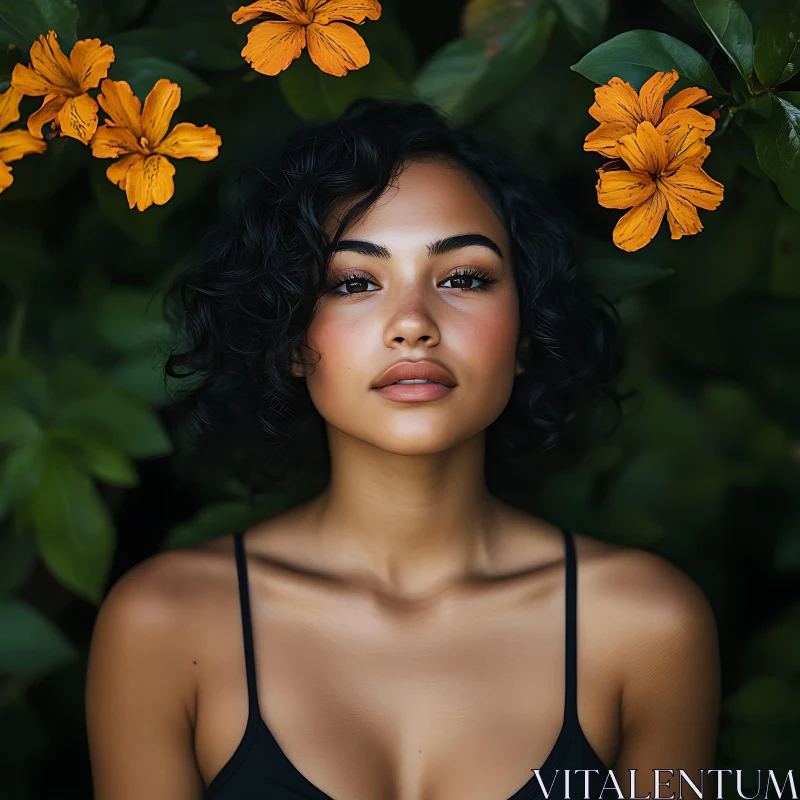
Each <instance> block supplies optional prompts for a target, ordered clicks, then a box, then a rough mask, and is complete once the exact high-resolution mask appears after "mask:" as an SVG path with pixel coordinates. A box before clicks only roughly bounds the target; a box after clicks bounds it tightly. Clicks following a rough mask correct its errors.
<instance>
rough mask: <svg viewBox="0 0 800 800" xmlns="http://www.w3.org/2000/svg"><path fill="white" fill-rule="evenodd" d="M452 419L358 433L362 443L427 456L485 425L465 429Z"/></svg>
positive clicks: (392, 450)
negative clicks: (455, 423)
mask: <svg viewBox="0 0 800 800" xmlns="http://www.w3.org/2000/svg"><path fill="white" fill-rule="evenodd" d="M452 423H453V418H452V417H450V418H449V419H448V420H447V421H445V420H438V421H434V420H428V421H426V423H425V424H424V425H421V424H418V425H410V424H406V425H402V424H401V425H391V424H387V425H386V426H384V427H382V428H381V429H380V430H375V431H364V430H363V429H362V430H361V431H359V433H358V438H359V439H361V440H362V441H365V442H368V443H369V444H371V445H373V446H375V447H378V448H380V449H381V450H385V451H386V452H387V453H394V454H395V455H400V456H428V455H435V454H436V453H444V452H446V451H448V450H452V449H453V448H455V447H458V445H460V444H462V443H464V442H465V441H467V440H469V439H472V438H473V437H474V436H475V435H476V434H478V433H480V432H481V430H482V429H483V427H484V426H475V427H474V428H473V427H468V426H465V425H464V424H463V420H461V424H459V425H458V426H457V427H456V426H454V425H453V424H452Z"/></svg>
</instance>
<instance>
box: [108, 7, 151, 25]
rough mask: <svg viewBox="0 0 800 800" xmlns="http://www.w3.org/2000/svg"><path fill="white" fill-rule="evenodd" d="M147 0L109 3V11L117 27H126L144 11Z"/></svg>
mask: <svg viewBox="0 0 800 800" xmlns="http://www.w3.org/2000/svg"><path fill="white" fill-rule="evenodd" d="M146 5H147V0H125V2H124V3H116V2H112V3H109V9H108V13H109V16H110V17H111V21H112V23H113V24H114V27H115V28H124V27H125V26H126V25H128V24H129V23H131V22H133V20H135V19H136V17H138V16H139V15H140V14H141V13H142V11H144V9H145V6H146Z"/></svg>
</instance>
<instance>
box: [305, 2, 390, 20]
mask: <svg viewBox="0 0 800 800" xmlns="http://www.w3.org/2000/svg"><path fill="white" fill-rule="evenodd" d="M306 11H307V12H308V13H309V14H312V15H313V16H314V22H316V23H317V24H319V25H328V24H329V23H331V22H334V21H336V20H339V21H341V22H353V23H355V24H356V25H360V24H361V23H362V22H363V21H364V20H365V19H378V17H380V15H381V4H380V3H378V2H376V1H375V0H306Z"/></svg>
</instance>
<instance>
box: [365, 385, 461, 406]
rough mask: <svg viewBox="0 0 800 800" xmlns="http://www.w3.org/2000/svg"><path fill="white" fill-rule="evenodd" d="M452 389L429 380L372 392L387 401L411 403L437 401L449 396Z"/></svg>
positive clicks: (379, 387) (382, 387) (378, 388)
mask: <svg viewBox="0 0 800 800" xmlns="http://www.w3.org/2000/svg"><path fill="white" fill-rule="evenodd" d="M454 388H455V387H454V386H445V385H444V384H443V383H437V382H436V381H431V380H406V381H397V382H395V383H390V384H387V385H386V386H378V387H376V388H375V389H373V390H372V391H374V392H377V393H378V394H379V395H381V396H382V397H385V398H386V399H387V400H395V401H398V402H400V403H413V402H419V401H423V400H438V399H439V398H440V397H444V396H445V395H447V394H450V392H452V391H453V389H454Z"/></svg>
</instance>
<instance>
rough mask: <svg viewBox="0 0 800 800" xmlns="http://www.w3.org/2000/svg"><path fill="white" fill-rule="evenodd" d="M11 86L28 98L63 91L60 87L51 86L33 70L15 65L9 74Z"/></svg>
mask: <svg viewBox="0 0 800 800" xmlns="http://www.w3.org/2000/svg"><path fill="white" fill-rule="evenodd" d="M11 85H12V86H13V87H14V88H15V89H16V90H17V91H19V92H22V94H24V95H28V96H29V97H41V96H42V95H44V94H52V93H54V92H55V93H58V92H61V91H63V90H62V89H61V87H60V86H53V84H52V83H50V82H49V81H46V80H45V79H44V78H43V77H42V76H41V75H40V74H39V73H38V72H37V71H36V70H35V69H31V68H30V67H26V66H25V65H24V64H15V65H14V69H13V71H12V72H11Z"/></svg>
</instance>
